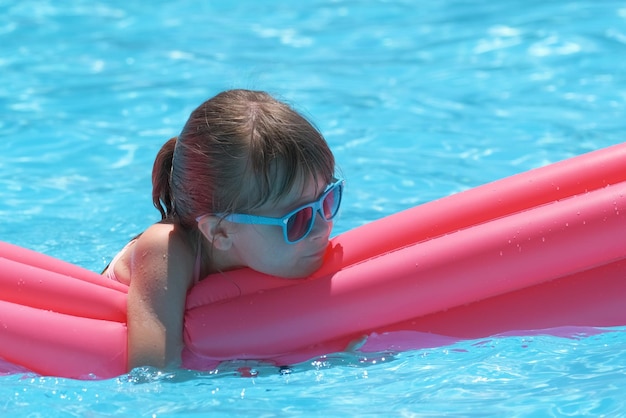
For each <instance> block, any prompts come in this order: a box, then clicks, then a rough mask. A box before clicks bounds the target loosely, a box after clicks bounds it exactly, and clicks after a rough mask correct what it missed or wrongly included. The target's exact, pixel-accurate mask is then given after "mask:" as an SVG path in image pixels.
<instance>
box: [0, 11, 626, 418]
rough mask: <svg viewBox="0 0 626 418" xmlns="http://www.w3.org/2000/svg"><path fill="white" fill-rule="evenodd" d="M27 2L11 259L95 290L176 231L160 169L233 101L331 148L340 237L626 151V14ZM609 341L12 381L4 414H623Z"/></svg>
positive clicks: (622, 346)
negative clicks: (309, 127) (185, 138)
mask: <svg viewBox="0 0 626 418" xmlns="http://www.w3.org/2000/svg"><path fill="white" fill-rule="evenodd" d="M13 3H14V2H9V1H2V0H0V11H1V13H0V22H1V24H0V71H1V73H0V74H2V80H3V83H1V84H0V109H1V110H2V115H3V117H2V118H0V136H1V137H2V141H0V155H1V156H2V157H0V185H1V186H0V187H1V190H2V199H1V200H0V215H1V216H2V219H3V222H2V224H1V226H0V232H1V235H0V239H2V240H4V241H8V242H11V243H14V244H18V245H21V246H24V247H28V248H32V249H35V250H37V251H40V252H44V253H46V254H50V255H53V256H55V257H59V258H62V259H64V260H67V261H70V262H73V263H76V264H79V265H81V266H83V267H87V268H89V269H92V270H101V269H102V268H103V267H104V266H105V265H106V263H107V262H108V261H109V260H110V258H111V257H112V256H113V255H114V254H115V253H116V252H117V251H118V250H119V249H120V248H121V247H122V246H123V245H124V243H126V242H127V240H128V239H129V238H130V237H132V236H134V235H135V234H136V233H137V232H138V231H140V230H142V229H143V228H145V227H146V226H147V225H149V224H150V223H152V222H154V221H155V220H156V219H157V216H158V212H157V211H156V210H154V208H153V207H152V204H151V199H150V195H149V193H150V170H151V164H152V161H153V159H154V156H155V154H156V152H157V150H158V149H159V147H160V146H161V144H162V143H163V142H164V141H165V140H166V139H168V138H169V137H170V136H174V135H176V134H177V132H178V130H180V128H181V126H182V124H183V123H184V121H185V119H186V117H187V116H188V114H189V112H190V111H191V110H192V109H193V108H194V107H195V106H196V105H198V104H199V103H200V102H202V101H203V100H204V99H206V98H207V97H209V96H211V95H213V94H215V93H216V92H217V91H220V90H223V89H226V88H231V87H247V88H256V89H264V90H269V91H270V92H272V93H274V94H276V95H278V96H280V97H283V98H285V99H287V100H288V101H290V102H292V103H293V104H294V105H295V106H296V107H297V108H298V109H300V110H302V111H304V112H305V113H306V114H308V115H310V117H311V118H312V119H313V120H314V121H315V122H316V124H317V125H318V126H319V128H320V129H321V130H322V131H323V133H324V134H325V136H326V137H327V139H328V141H329V143H330V145H331V147H332V149H333V151H334V152H335V155H336V157H337V161H338V163H339V165H340V167H341V170H342V172H343V175H344V177H345V178H346V180H347V187H346V194H345V200H344V203H343V208H342V212H341V214H340V217H339V219H338V221H337V222H336V227H335V228H336V229H335V232H336V233H339V232H342V231H346V230H349V229H351V228H354V227H355V226H358V225H360V224H363V223H366V222H369V221H372V220H374V219H378V218H381V217H383V216H386V215H389V214H392V213H395V212H397V211H399V210H402V209H405V208H408V207H411V206H414V205H417V204H420V203H423V202H427V201H429V200H432V199H435V198H438V197H441V196H445V195H448V194H451V193H455V192H458V191H461V190H464V189H467V188H470V187H474V186H477V185H479V184H483V183H485V182H488V181H491V180H495V179H498V178H501V177H505V176H508V175H511V174H514V173H517V172H521V171H525V170H528V169H530V168H534V167H537V166H541V165H544V164H547V163H550V162H554V161H558V160H561V159H564V158H567V157H570V156H573V155H577V154H581V153H583V152H586V151H590V150H593V149H597V148H601V147H604V146H608V145H611V144H615V143H619V142H622V141H624V132H625V131H626V129H625V128H626V122H624V120H626V118H625V117H624V116H625V113H626V112H625V109H626V79H625V77H624V74H626V71H625V70H626V63H625V62H624V60H623V59H621V57H622V56H624V52H625V50H626V29H625V28H626V25H625V23H626V8H625V7H624V5H623V4H622V3H621V2H618V1H603V2H592V1H589V0H585V1H580V2H576V3H570V2H565V1H557V2H539V1H509V2H500V3H498V2H487V1H473V2H468V1H451V0H446V1H441V2H410V1H399V0H396V1H378V2H348V1H316V2H311V3H308V4H305V3H304V2H301V3H300V4H297V3H294V2H286V1H268V2H252V1H240V2H237V3H236V4H231V2H217V1H215V2H202V1H190V2H186V3H184V4H180V3H176V4H174V3H172V2H156V3H155V2H150V3H148V2H135V3H131V2H120V1H109V2H93V1H90V2H87V1H76V2H73V3H72V5H60V4H56V3H55V2H51V1H37V2H35V1H24V2H19V3H17V4H13ZM421 3H424V4H421ZM462 214H463V208H459V216H462ZM373 309H375V307H373ZM529 309H532V307H529ZM612 331H615V332H611V333H605V334H600V335H595V336H587V337H585V336H580V337H579V338H572V339H562V338H556V337H541V336H535V337H503V338H493V339H485V340H480V341H467V342H462V343H456V344H453V345H446V346H443V347H440V348H437V349H428V350H418V351H412V352H405V353H380V354H377V355H374V356H369V355H368V356H367V357H366V356H361V355H358V354H354V353H352V354H349V353H343V354H336V355H332V356H329V357H328V358H325V359H318V360H315V361H312V362H309V363H305V364H301V365H297V366H295V367H294V368H293V369H292V370H291V371H290V372H287V371H283V372H280V371H279V370H276V369H274V368H271V367H268V366H262V365H258V364H248V363H243V362H241V363H234V364H231V365H225V366H224V367H223V368H221V369H220V370H219V371H217V372H215V373H204V374H203V373H195V372H183V371H181V372H180V373H176V374H169V375H163V374H158V373H156V372H153V371H141V370H138V371H136V372H134V373H132V374H130V375H126V376H122V377H120V378H119V379H113V380H107V381H94V382H77V381H72V380H65V379H56V378H42V377H38V376H32V375H29V374H26V375H24V374H19V373H18V374H12V375H8V376H1V377H0V394H2V399H3V400H4V402H3V403H2V404H0V411H4V412H6V413H11V414H13V415H23V416H38V415H40V416H44V415H45V416H51V415H54V414H55V413H56V414H57V415H58V416H84V415H88V414H94V415H102V416H108V415H129V416H137V415H141V416H171V415H175V414H179V415H187V416H193V415H200V414H206V413H212V414H215V415H220V414H221V415H233V414H243V413H246V414H250V415H266V416H273V415H307V416H310V415H313V416H314V415H363V414H364V411H365V413H369V414H372V415H389V414H395V415H400V414H403V415H413V414H415V415H442V414H444V413H448V414H457V415H462V416H467V415H481V416H482V415H496V414H497V415H529V414H541V415H544V414H554V415H566V414H571V413H585V412H586V413H590V414H593V415H602V414H606V415H616V414H620V413H622V414H623V413H624V412H625V411H626V403H625V402H624V400H623V390H622V388H623V387H624V386H626V376H625V374H624V372H623V368H624V366H625V365H626V333H624V332H623V329H621V328H619V329H614V330H612ZM246 367H249V368H250V369H251V371H250V373H248V374H250V375H252V376H253V377H241V374H242V373H241V371H242V370H245V369H246Z"/></svg>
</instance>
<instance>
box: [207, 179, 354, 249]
mask: <svg viewBox="0 0 626 418" xmlns="http://www.w3.org/2000/svg"><path fill="white" fill-rule="evenodd" d="M343 183H344V182H343V180H342V179H335V181H333V183H331V184H330V185H329V186H328V187H327V188H326V190H324V193H322V195H321V196H320V198H319V199H317V200H316V201H315V202H311V203H307V204H306V205H302V206H300V207H299V208H297V209H294V210H292V211H291V212H289V213H288V214H286V215H285V216H283V217H280V218H272V217H268V216H257V215H247V214H240V213H233V214H216V215H215V216H222V217H223V219H224V220H226V221H229V222H235V223H242V224H253V225H276V226H280V227H282V228H283V236H284V237H285V241H286V242H288V243H290V244H294V243H296V242H298V241H301V240H303V239H304V238H306V237H307V236H308V235H309V233H310V232H311V230H312V229H313V225H314V224H315V214H316V213H319V214H320V215H321V216H322V218H323V219H324V220H325V221H327V222H328V221H330V220H332V219H333V218H334V217H335V216H336V215H337V212H339V205H340V204H341V195H342V193H343ZM200 218H202V217H200ZM200 218H198V220H200Z"/></svg>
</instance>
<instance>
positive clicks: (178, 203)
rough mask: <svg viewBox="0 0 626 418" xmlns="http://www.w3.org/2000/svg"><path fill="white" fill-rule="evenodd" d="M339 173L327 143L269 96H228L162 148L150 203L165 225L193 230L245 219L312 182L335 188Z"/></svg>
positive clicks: (207, 105) (204, 108)
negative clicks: (227, 217)
mask: <svg viewBox="0 0 626 418" xmlns="http://www.w3.org/2000/svg"><path fill="white" fill-rule="evenodd" d="M334 171H335V160H334V157H333V154H332V152H331V151H330V149H329V147H328V144H327V143H326V140H325V139H324V137H323V136H322V135H321V133H320V132H319V131H318V130H317V129H316V128H315V127H314V126H313V124H312V123H311V122H309V121H308V120H307V119H306V118H305V117H303V116H302V115H301V114H299V113H298V112H296V111H295V110H294V109H293V108H291V107H290V106H289V105H287V104H286V103H283V102H281V101H278V100H276V99H274V98H273V97H272V96H270V95H269V94H267V93H265V92H261V91H250V90H228V91H225V92H222V93H220V94H218V95H217V96H215V97H213V98H211V99H209V100H207V101H206V102H204V103H202V104H201V105H200V106H199V107H198V108H197V109H195V110H194V111H193V112H192V113H191V115H190V117H189V119H188V120H187V123H186V124H185V126H184V128H183V130H182V132H181V133H180V135H179V136H178V137H175V138H172V139H170V140H169V141H167V142H166V143H165V144H164V145H163V147H162V148H161V150H160V151H159V153H158V154H157V157H156V159H155V161H154V167H153V171H152V200H153V203H154V206H155V207H156V208H157V209H158V210H159V212H160V213H161V217H162V219H175V220H177V221H178V222H179V223H180V224H181V225H182V226H183V227H187V228H191V227H192V226H193V225H195V223H196V218H197V217H198V216H201V215H204V214H217V213H232V212H243V213H246V212H248V211H250V210H253V209H254V208H257V207H259V206H261V205H263V204H265V203H266V202H268V201H271V200H278V199H280V198H281V197H282V196H284V195H285V194H287V193H289V192H290V190H292V188H293V187H298V186H300V183H299V182H304V181H307V179H315V178H321V179H322V180H324V182H326V183H330V182H331V181H332V178H333V176H334ZM301 187H304V184H302V186H301Z"/></svg>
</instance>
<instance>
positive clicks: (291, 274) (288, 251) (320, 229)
mask: <svg viewBox="0 0 626 418" xmlns="http://www.w3.org/2000/svg"><path fill="white" fill-rule="evenodd" d="M300 185H301V183H299V182H296V186H295V187H293V188H292V190H291V191H290V192H289V194H288V195H286V196H284V197H283V198H281V199H280V200H279V201H278V202H270V203H267V204H265V205H264V206H262V207H261V208H260V209H259V210H258V211H255V213H254V214H255V215H260V216H271V217H281V216H283V215H285V214H286V213H288V212H290V211H292V210H294V209H296V208H298V207H299V206H302V205H304V204H307V203H310V202H313V201H315V200H317V199H318V198H319V197H320V194H321V193H322V192H323V191H324V190H325V189H326V186H327V184H325V182H324V181H323V180H321V179H319V178H318V179H311V180H309V181H308V182H307V183H306V184H305V185H304V188H302V187H299V186H300ZM332 226H333V224H332V221H330V222H329V221H326V220H324V219H322V217H321V216H320V214H319V213H316V214H315V223H314V224H313V229H312V230H311V232H310V233H309V235H308V236H306V237H305V238H304V239H302V240H301V241H298V242H296V243H294V244H290V243H287V242H286V241H285V238H284V235H283V231H282V229H281V227H279V226H275V225H250V224H237V225H235V229H234V235H233V250H234V254H235V255H236V257H237V258H238V259H239V262H240V264H241V265H245V266H248V267H250V268H252V269H253V270H256V271H260V272H262V273H266V274H270V275H273V276H279V277H283V278H300V277H306V276H308V275H310V274H312V273H313V272H314V271H316V270H317V269H318V268H320V267H321V265H322V262H323V259H324V254H325V252H326V248H327V247H328V240H329V237H330V232H331V229H332Z"/></svg>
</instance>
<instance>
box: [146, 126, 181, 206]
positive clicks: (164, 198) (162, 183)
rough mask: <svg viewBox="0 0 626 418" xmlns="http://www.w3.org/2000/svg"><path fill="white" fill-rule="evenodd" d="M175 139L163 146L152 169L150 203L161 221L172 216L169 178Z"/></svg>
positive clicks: (172, 201)
mask: <svg viewBox="0 0 626 418" xmlns="http://www.w3.org/2000/svg"><path fill="white" fill-rule="evenodd" d="M177 139H178V138H177V137H174V138H171V139H170V140H168V141H167V142H166V143H165V144H163V146H162V147H161V149H160V150H159V153H158V154H157V156H156V158H155V160H154V165H153V167H152V203H153V204H154V207H155V208H157V209H158V211H159V212H160V213H161V219H167V218H171V217H172V216H173V214H174V199H173V196H172V186H171V183H170V177H171V171H172V160H173V159H174V148H175V147H176V141H177Z"/></svg>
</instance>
